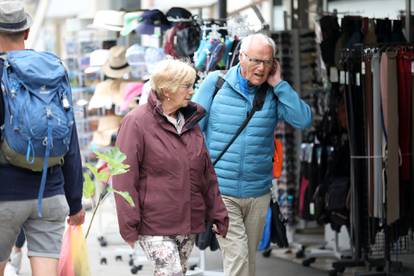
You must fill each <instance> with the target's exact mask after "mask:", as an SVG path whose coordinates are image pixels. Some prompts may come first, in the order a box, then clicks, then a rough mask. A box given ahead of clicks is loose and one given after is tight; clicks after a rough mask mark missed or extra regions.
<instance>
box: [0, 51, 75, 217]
mask: <svg viewBox="0 0 414 276" xmlns="http://www.w3.org/2000/svg"><path fill="white" fill-rule="evenodd" d="M1 58H2V59H3V60H4V66H3V72H2V77H1V88H2V92H3V100H4V111H5V112H4V113H5V114H4V116H5V117H4V121H5V122H4V125H3V126H2V127H1V129H2V136H3V139H2V141H1V145H0V153H1V154H0V155H2V158H1V159H3V160H2V161H3V163H4V162H5V161H7V163H10V164H12V165H14V166H16V167H21V168H25V169H29V170H32V171H42V172H43V173H42V179H41V185H40V189H39V195H38V199H39V205H38V207H39V208H38V211H39V216H41V199H42V196H43V190H44V187H45V184H46V175H47V169H48V168H50V167H52V166H56V165H62V164H63V158H64V156H65V154H66V153H67V152H68V151H69V146H70V138H71V134H72V129H73V124H74V114H73V108H72V92H71V88H70V84H69V81H68V77H67V74H66V70H65V68H64V66H63V64H62V62H61V60H60V59H59V58H58V57H57V56H55V55H54V54H52V53H48V52H36V51H33V50H20V51H11V52H7V53H6V54H5V55H3V56H1Z"/></svg>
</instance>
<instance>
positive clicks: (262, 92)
mask: <svg viewBox="0 0 414 276" xmlns="http://www.w3.org/2000/svg"><path fill="white" fill-rule="evenodd" d="M268 88H269V86H268V85H267V83H264V84H262V85H261V86H260V87H259V89H258V91H257V92H256V94H255V95H254V100H253V108H252V110H251V111H250V112H249V113H247V117H246V119H244V121H243V123H242V124H241V125H240V127H239V129H238V130H237V132H236V133H235V134H234V136H233V138H231V140H230V142H229V143H228V144H227V145H226V146H225V147H224V149H223V150H222V151H221V152H220V154H219V155H218V156H217V158H216V160H214V162H213V166H215V165H216V164H217V162H218V161H219V160H220V159H221V157H223V155H224V153H226V151H227V150H228V149H229V148H230V146H231V145H232V144H233V142H234V141H235V140H236V139H237V137H238V136H239V135H240V133H241V132H242V131H243V129H244V128H245V127H246V126H247V124H248V123H249V121H250V119H251V118H252V117H253V115H254V113H256V111H258V110H262V107H263V104H264V101H265V98H266V93H267V90H268Z"/></svg>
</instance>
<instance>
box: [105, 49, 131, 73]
mask: <svg viewBox="0 0 414 276" xmlns="http://www.w3.org/2000/svg"><path fill="white" fill-rule="evenodd" d="M125 52H126V49H125V47H124V46H118V45H117V46H114V47H112V48H111V49H110V50H109V57H108V61H107V62H106V63H105V64H104V66H103V67H102V70H103V72H104V74H105V75H106V76H108V77H110V78H114V79H121V78H123V77H124V76H125V75H126V74H128V73H129V72H130V70H131V68H130V67H129V64H128V62H127V60H126V58H125Z"/></svg>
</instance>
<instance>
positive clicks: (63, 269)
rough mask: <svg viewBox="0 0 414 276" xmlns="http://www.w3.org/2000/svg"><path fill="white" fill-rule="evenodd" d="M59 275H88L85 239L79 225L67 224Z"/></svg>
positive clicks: (89, 273)
mask: <svg viewBox="0 0 414 276" xmlns="http://www.w3.org/2000/svg"><path fill="white" fill-rule="evenodd" d="M58 269H59V270H58V271H59V276H90V275H91V272H90V268H89V259H88V252H87V247H86V240H85V237H84V236H83V233H82V228H81V226H78V225H77V226H74V225H69V227H68V229H67V230H66V232H65V235H64V236H63V243H62V249H61V251H60V259H59V268H58Z"/></svg>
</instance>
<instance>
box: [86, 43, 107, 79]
mask: <svg viewBox="0 0 414 276" xmlns="http://www.w3.org/2000/svg"><path fill="white" fill-rule="evenodd" d="M108 57H109V50H105V49H98V50H95V51H93V52H92V53H90V54H89V66H88V67H87V68H86V69H85V74H92V73H95V72H97V71H99V69H101V67H102V66H103V65H104V64H105V63H106V62H107V61H108Z"/></svg>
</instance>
